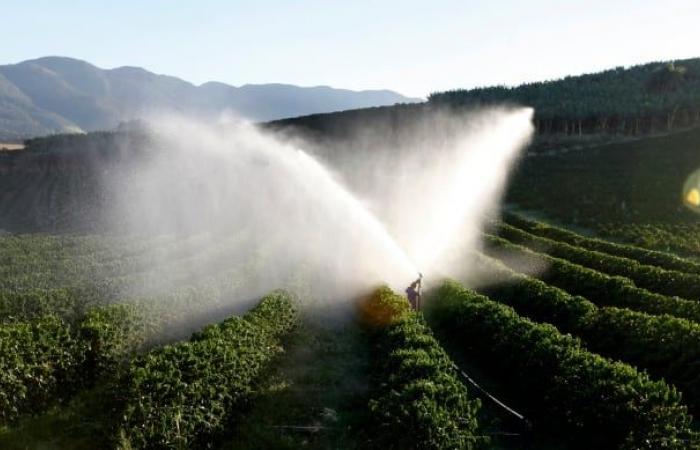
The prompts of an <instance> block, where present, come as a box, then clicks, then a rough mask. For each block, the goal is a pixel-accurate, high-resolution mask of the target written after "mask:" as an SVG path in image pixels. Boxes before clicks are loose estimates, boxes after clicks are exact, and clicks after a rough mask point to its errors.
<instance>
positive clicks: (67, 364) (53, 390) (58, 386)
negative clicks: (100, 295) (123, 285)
mask: <svg viewBox="0 0 700 450" xmlns="http://www.w3.org/2000/svg"><path fill="white" fill-rule="evenodd" d="M139 323H140V322H139V315H138V314H137V313H136V310H135V309H134V308H133V307H130V306H126V305H113V306H107V307H104V308H98V309H93V310H90V311H89V312H88V313H87V314H86V316H85V318H84V320H83V321H82V322H81V323H80V324H77V325H71V324H70V323H67V322H65V321H64V320H63V319H61V318H59V317H56V316H53V315H48V316H44V317H40V318H36V319H34V320H32V321H26V322H13V323H5V324H2V325H0V425H2V424H9V423H12V422H14V421H16V420H17V419H18V418H20V417H21V416H22V415H25V414H37V413H41V412H43V411H45V410H46V408H47V407H49V406H50V405H51V404H54V403H56V402H60V401H63V400H66V399H68V398H70V396H71V395H72V394H74V393H75V392H76V391H77V390H79V389H81V388H84V387H89V386H90V385H92V384H93V383H94V381H95V380H96V379H97V378H98V377H100V376H102V375H104V374H108V373H112V372H113V371H114V370H115V369H116V368H117V367H118V366H119V365H120V364H121V363H122V362H123V361H124V359H125V358H126V357H127V356H128V355H130V354H131V353H133V352H134V351H136V350H137V349H138V348H139V347H140V346H141V345H142V344H143V339H142V337H143V333H141V334H139V333H138V327H139V325H138V324H139Z"/></svg>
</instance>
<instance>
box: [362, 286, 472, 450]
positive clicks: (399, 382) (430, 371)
mask: <svg viewBox="0 0 700 450" xmlns="http://www.w3.org/2000/svg"><path fill="white" fill-rule="evenodd" d="M370 302H377V303H380V304H387V303H393V304H396V305H399V306H403V309H404V312H403V313H401V314H400V315H397V319H396V320H395V321H393V322H392V323H390V324H388V325H386V326H379V327H376V328H374V329H373V332H372V333H371V336H372V341H373V349H374V355H373V356H374V357H373V361H375V364H374V367H373V373H372V376H373V378H374V379H375V380H376V382H375V383H374V385H375V386H376V388H374V389H373V392H372V399H371V400H370V404H369V409H370V420H369V423H370V424H372V426H373V427H374V428H375V429H373V430H372V432H371V433H370V434H371V435H372V436H374V439H373V440H372V442H371V446H372V447H373V448H388V449H435V450H438V449H449V448H453V449H473V448H475V446H476V445H477V443H479V442H482V441H483V439H480V438H477V437H475V432H476V430H477V420H476V414H477V411H478V410H479V408H480V405H481V404H480V402H479V400H478V399H475V400H473V399H470V398H469V395H468V392H467V388H466V387H465V386H464V384H463V383H462V382H461V381H460V379H459V374H458V373H457V372H456V369H455V366H454V363H453V362H452V360H451V359H450V357H449V356H448V355H447V353H445V351H444V350H443V349H442V347H441V346H440V344H439V343H438V342H437V341H436V340H435V338H434V337H433V336H432V333H431V332H430V329H429V328H428V326H427V325H426V324H425V321H424V320H423V317H422V315H421V314H419V313H415V312H410V311H409V305H408V302H407V301H406V299H405V298H404V297H401V296H398V295H396V294H394V293H393V292H392V291H391V289H389V288H381V289H379V290H377V291H376V292H375V293H374V296H373V299H371V300H370ZM375 309H381V307H379V308H375ZM396 309H398V310H399V311H400V308H396Z"/></svg>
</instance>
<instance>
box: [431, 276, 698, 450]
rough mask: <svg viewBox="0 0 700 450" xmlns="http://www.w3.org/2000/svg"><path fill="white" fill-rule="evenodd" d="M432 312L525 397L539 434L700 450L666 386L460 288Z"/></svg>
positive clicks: (441, 293) (609, 444) (590, 442)
mask: <svg viewBox="0 0 700 450" xmlns="http://www.w3.org/2000/svg"><path fill="white" fill-rule="evenodd" d="M430 304H431V305H432V306H431V311H430V313H431V314H430V317H431V320H434V321H435V322H436V324H437V325H438V326H439V327H440V328H442V329H443V330H444V332H445V334H446V335H448V336H450V337H451V338H452V339H454V340H455V342H460V343H461V345H462V347H463V349H464V351H465V353H466V354H467V355H469V356H470V357H471V358H472V359H473V360H474V361H475V362H477V363H478V364H479V365H480V366H482V367H484V368H487V369H488V370H489V371H490V372H491V373H494V374H499V375H500V377H501V378H503V379H504V381H505V382H507V383H510V384H511V386H512V388H513V390H514V391H516V392H518V395H519V396H520V397H521V401H522V402H523V405H524V406H523V407H522V409H523V410H524V411H525V413H526V415H527V416H528V417H531V418H532V420H533V422H534V425H535V427H538V426H540V427H547V428H549V429H556V430H558V431H559V432H560V433H561V434H562V435H563V436H568V437H569V438H570V439H571V440H572V441H573V442H576V443H577V445H580V446H581V447H583V448H611V449H612V448H614V449H658V448H669V449H670V448H677V449H682V448H683V449H684V448H689V447H690V446H691V445H697V437H696V436H695V434H694V433H692V432H691V430H690V420H691V419H690V417H689V416H688V414H687V411H686V407H685V406H683V405H682V404H681V403H680V394H679V393H678V392H676V390H675V389H674V388H672V387H669V386H668V385H666V384H665V383H664V382H662V381H652V380H651V379H650V378H649V377H648V376H647V375H646V374H644V373H640V372H637V371H636V370H635V369H633V368H632V367H630V366H628V365H626V364H622V363H616V362H612V361H610V360H607V359H605V358H602V357H600V356H598V355H596V354H593V353H590V352H588V351H587V350H585V349H584V348H582V347H581V344H580V342H579V341H578V340H577V339H575V338H572V337H571V336H568V335H562V334H560V333H559V332H558V331H557V329H556V328H554V327H553V326H551V325H547V324H535V323H533V322H531V321H529V320H528V319H524V318H521V317H520V316H518V315H517V314H516V313H515V311H514V310H513V309H512V308H510V307H508V306H505V305H501V304H498V303H496V302H493V301H491V300H489V299H488V298H486V297H483V296H480V295H477V294H475V293H473V292H471V291H468V290H466V289H464V288H463V287H461V286H459V285H458V284H456V283H453V282H447V283H444V284H443V285H442V286H441V287H440V288H439V289H438V290H437V292H436V293H435V295H434V298H433V299H432V302H431V303H430ZM688 440H693V444H691V443H690V442H689V441H688Z"/></svg>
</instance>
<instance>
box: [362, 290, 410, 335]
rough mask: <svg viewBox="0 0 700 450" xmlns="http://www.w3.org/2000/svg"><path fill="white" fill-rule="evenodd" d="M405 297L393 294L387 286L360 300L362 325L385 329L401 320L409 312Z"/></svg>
mask: <svg viewBox="0 0 700 450" xmlns="http://www.w3.org/2000/svg"><path fill="white" fill-rule="evenodd" d="M410 309H411V308H410V305H409V303H408V301H407V300H406V298H405V297H402V296H400V295H396V294H394V291H392V290H391V288H390V287H388V286H381V287H379V288H377V289H375V290H374V291H372V293H371V294H370V295H368V296H366V297H364V298H362V299H361V300H360V303H359V310H360V319H361V321H362V323H364V324H365V325H367V326H369V327H371V328H377V327H385V326H387V325H391V324H392V323H395V322H397V321H399V320H401V319H402V317H403V316H404V315H405V314H407V313H408V312H409V311H410Z"/></svg>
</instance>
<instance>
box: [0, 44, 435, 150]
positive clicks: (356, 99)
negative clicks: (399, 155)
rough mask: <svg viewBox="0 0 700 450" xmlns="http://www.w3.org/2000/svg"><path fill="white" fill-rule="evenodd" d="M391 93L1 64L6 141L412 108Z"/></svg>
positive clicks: (1, 135) (1, 127)
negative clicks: (161, 119) (152, 119)
mask: <svg viewBox="0 0 700 450" xmlns="http://www.w3.org/2000/svg"><path fill="white" fill-rule="evenodd" d="M417 101H421V99H416V98H409V97H404V96H403V95H401V94H398V93H396V92H393V91H390V90H366V91H351V90H346V89H335V88H332V87H328V86H315V87H299V86H294V85H289V84H246V85H243V86H241V87H235V86H231V85H228V84H225V83H219V82H208V83H204V84H202V85H198V86H197V85H194V84H192V83H190V82H187V81H185V80H182V79H180V78H176V77H173V76H168V75H159V74H155V73H153V72H149V71H147V70H145V69H142V68H140V67H118V68H115V69H108V70H107V69H101V68H99V67H96V66H94V65H92V64H90V63H88V62H85V61H81V60H78V59H73V58H66V57H57V56H51V57H44V58H39V59H34V60H29V61H24V62H21V63H18V64H11V65H0V141H2V140H17V139H22V138H26V137H32V136H39V135H46V134H52V133H60V132H81V131H94V130H102V129H111V128H114V127H115V126H117V125H118V124H119V123H120V122H123V121H129V120H134V119H138V118H140V117H143V116H144V115H148V114H150V113H157V112H165V111H175V112H179V113H183V114H188V115H196V116H198V117H204V118H216V117H219V116H220V115H221V114H224V113H227V112H228V113H232V114H235V115H239V116H242V117H245V118H247V119H249V120H253V121H269V120H275V119H281V118H285V117H295V116H301V115H306V114H314V113H322V112H331V111H340V110H347V109H355V108H365V107H371V106H384V105H393V104H396V103H413V102H417Z"/></svg>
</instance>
